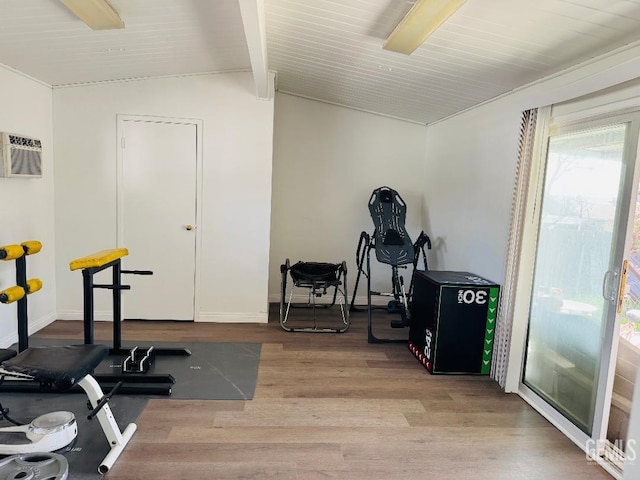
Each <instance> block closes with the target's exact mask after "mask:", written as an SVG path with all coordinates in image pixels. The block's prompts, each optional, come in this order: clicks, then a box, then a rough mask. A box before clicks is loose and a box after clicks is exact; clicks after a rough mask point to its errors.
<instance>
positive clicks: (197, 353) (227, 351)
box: [0, 338, 261, 480]
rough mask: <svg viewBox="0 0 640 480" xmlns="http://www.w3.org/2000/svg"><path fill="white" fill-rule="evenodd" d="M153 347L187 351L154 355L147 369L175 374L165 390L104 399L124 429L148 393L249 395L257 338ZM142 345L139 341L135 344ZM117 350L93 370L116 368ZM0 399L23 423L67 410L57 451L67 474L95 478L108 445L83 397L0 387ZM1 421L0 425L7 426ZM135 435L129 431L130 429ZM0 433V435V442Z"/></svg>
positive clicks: (67, 342)
mask: <svg viewBox="0 0 640 480" xmlns="http://www.w3.org/2000/svg"><path fill="white" fill-rule="evenodd" d="M74 343H76V344H77V343H81V342H80V341H78V340H52V339H39V338H31V339H30V345H31V346H39V345H70V344H74ZM153 345H154V346H155V347H158V348H160V347H168V348H176V347H186V348H188V349H189V350H190V351H191V353H192V355H191V356H157V357H156V359H155V362H154V365H153V366H152V367H151V369H150V371H149V373H170V374H171V375H173V377H174V378H175V380H176V383H175V384H174V385H173V389H172V394H171V396H170V397H169V396H151V395H136V396H133V395H120V394H116V395H115V396H114V397H113V398H112V399H111V400H110V401H109V405H110V406H111V409H112V411H113V414H114V417H115V419H116V421H117V422H118V425H120V428H121V429H124V428H125V427H126V426H127V425H128V424H129V423H130V422H134V421H135V420H136V419H137V418H138V416H139V415H140V413H142V411H143V410H144V407H145V405H146V403H147V400H148V399H149V398H165V399H167V401H171V400H172V399H184V400H189V399H200V400H250V399H252V398H253V394H254V391H255V386H256V380H257V375H258V363H259V359H260V348H261V345H260V344H256V343H195V342H194V343H189V344H180V345H178V344H175V343H165V342H154V343H153ZM143 346H144V347H146V346H147V345H146V344H145V345H143V344H140V347H143ZM122 358H123V357H121V356H110V357H108V358H107V359H105V361H104V362H102V364H101V365H100V366H99V367H98V369H97V370H96V372H97V373H119V372H120V367H121V363H122ZM0 400H1V401H2V403H3V405H4V406H5V407H6V408H9V409H10V410H11V413H12V414H13V415H15V419H16V420H18V421H21V422H22V421H24V423H28V422H29V421H30V420H31V419H33V418H35V417H37V416H38V415H42V414H44V413H48V412H52V411H57V410H68V411H71V412H73V413H74V414H75V416H76V420H77V422H78V438H77V440H76V443H75V445H73V446H72V447H71V448H69V449H67V451H64V452H59V453H63V454H64V456H65V457H66V458H67V461H68V462H69V479H70V480H76V479H86V480H99V479H100V478H101V475H100V474H99V473H98V471H97V467H98V465H99V463H100V461H101V460H102V459H103V458H104V456H105V455H106V454H107V452H108V450H109V446H108V444H107V441H106V438H105V436H104V434H103V432H102V429H101V428H100V425H99V423H98V421H97V419H94V420H91V421H89V420H87V419H86V416H87V413H88V409H87V405H86V403H87V397H86V395H84V394H82V393H78V394H70V393H69V394H52V393H48V394H38V393H8V392H0ZM7 425H8V424H6V422H2V425H1V426H7ZM134 438H135V433H134ZM1 442H2V438H1V437H0V443H1Z"/></svg>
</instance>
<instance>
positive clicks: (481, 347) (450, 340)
mask: <svg viewBox="0 0 640 480" xmlns="http://www.w3.org/2000/svg"><path fill="white" fill-rule="evenodd" d="M413 288H414V290H413V296H412V303H411V321H410V326H409V349H410V350H411V352H413V354H414V355H415V356H416V358H417V359H418V361H420V362H421V363H422V364H423V365H424V366H425V367H426V369H427V370H428V371H429V372H431V373H458V374H478V375H487V374H488V373H489V371H490V369H491V355H492V353H493V336H494V333H495V326H496V316H497V313H498V299H499V297H500V286H499V285H497V284H495V283H494V282H491V281H490V280H487V279H485V278H482V277H480V276H478V275H475V274H473V273H469V272H453V271H435V270H429V271H422V270H416V272H415V274H414V287H413Z"/></svg>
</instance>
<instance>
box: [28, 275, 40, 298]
mask: <svg viewBox="0 0 640 480" xmlns="http://www.w3.org/2000/svg"><path fill="white" fill-rule="evenodd" d="M41 288H42V280H40V279H39V278H30V279H29V280H27V295H31V294H32V293H36V292H37V291H38V290H40V289H41Z"/></svg>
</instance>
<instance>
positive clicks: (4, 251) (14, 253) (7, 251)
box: [0, 245, 24, 260]
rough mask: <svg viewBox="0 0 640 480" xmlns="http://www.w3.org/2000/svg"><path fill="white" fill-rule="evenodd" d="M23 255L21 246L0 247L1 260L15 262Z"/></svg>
mask: <svg viewBox="0 0 640 480" xmlns="http://www.w3.org/2000/svg"><path fill="white" fill-rule="evenodd" d="M23 255H24V248H22V245H5V246H4V247H0V259H1V260H15V259H16V258H20V257H21V256H23Z"/></svg>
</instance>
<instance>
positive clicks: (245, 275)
mask: <svg viewBox="0 0 640 480" xmlns="http://www.w3.org/2000/svg"><path fill="white" fill-rule="evenodd" d="M53 103H54V125H55V154H56V158H57V159H58V162H57V163H56V171H55V175H56V215H57V221H56V239H57V247H58V250H57V261H56V275H57V278H58V284H59V289H58V312H59V315H60V317H61V318H70V319H72V318H81V317H80V313H81V311H82V278H81V274H80V273H79V272H70V271H69V261H70V260H72V259H74V258H77V257H81V256H84V255H87V254H90V253H93V252H95V251H99V250H102V249H105V248H114V247H115V246H116V115H117V114H131V115H154V116H165V117H177V118H195V119H201V120H203V121H204V139H203V142H204V145H203V179H202V180H203V182H202V185H203V197H202V200H203V202H202V203H203V222H202V224H201V225H199V228H200V231H201V235H202V256H201V260H202V264H201V283H200V312H197V314H198V316H199V319H200V320H218V321H254V322H255V321H266V319H267V282H268V270H267V268H268V258H269V218H270V212H271V157H272V141H273V101H265V100H258V99H257V98H256V95H255V88H254V85H253V78H252V75H251V73H248V72H247V73H234V74H219V75H201V76H186V77H174V78H160V79H152V80H141V81H130V82H116V83H104V84H95V85H87V86H78V87H69V88H57V89H54V93H53ZM139 268H144V266H139ZM96 293H97V296H96V301H97V306H96V316H97V317H101V316H102V317H104V316H108V315H109V313H110V311H111V310H110V304H109V302H108V298H109V293H108V292H106V293H105V294H104V295H100V293H101V292H96Z"/></svg>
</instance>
